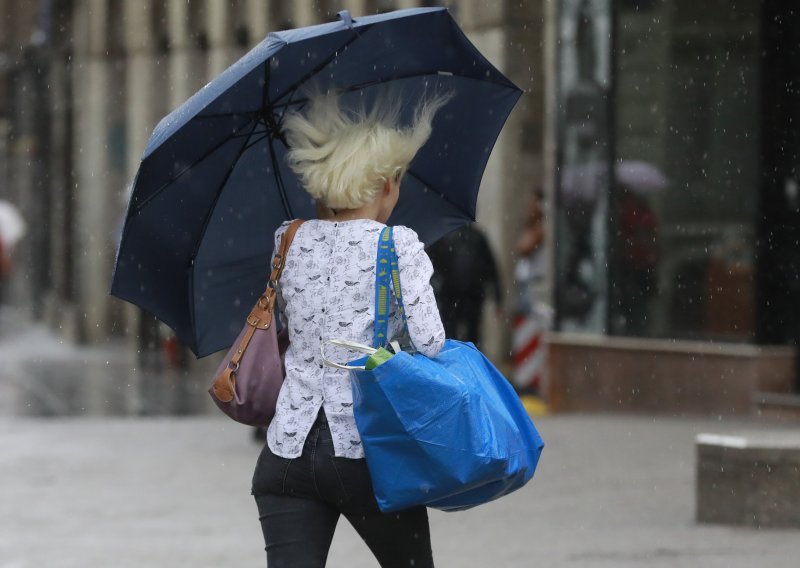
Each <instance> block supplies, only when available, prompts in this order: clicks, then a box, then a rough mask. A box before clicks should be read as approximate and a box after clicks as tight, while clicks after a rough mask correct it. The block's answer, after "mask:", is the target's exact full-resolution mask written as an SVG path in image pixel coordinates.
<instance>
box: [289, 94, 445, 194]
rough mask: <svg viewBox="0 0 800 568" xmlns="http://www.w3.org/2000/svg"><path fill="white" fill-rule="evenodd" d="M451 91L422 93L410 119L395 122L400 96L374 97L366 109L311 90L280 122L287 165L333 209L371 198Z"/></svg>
mask: <svg viewBox="0 0 800 568" xmlns="http://www.w3.org/2000/svg"><path fill="white" fill-rule="evenodd" d="M449 99H450V95H447V94H440V95H436V96H432V97H423V99H422V100H421V101H420V102H419V104H418V105H417V107H416V109H415V112H414V118H413V121H412V123H411V124H410V125H408V126H402V125H400V111H401V108H402V104H401V101H400V100H399V99H397V98H395V99H391V98H389V97H387V96H382V97H378V98H377V100H376V102H375V103H374V104H373V105H372V108H371V109H369V111H367V109H366V108H364V107H363V106H362V107H361V108H359V109H355V110H354V109H345V108H343V107H342V105H341V102H340V96H339V94H338V93H329V94H312V95H311V96H310V97H309V102H308V103H307V104H306V105H305V106H304V107H303V108H302V109H300V110H299V111H288V112H287V114H286V116H285V117H284V120H283V128H284V132H285V134H286V138H287V141H288V142H289V152H288V154H287V158H288V162H289V167H291V169H292V171H294V172H295V173H296V174H297V175H298V176H299V177H300V179H301V180H302V182H303V185H304V186H305V189H306V191H308V193H309V194H310V195H311V196H312V197H313V198H314V199H318V200H321V201H322V203H323V204H324V205H326V206H328V207H330V208H332V209H355V208H358V207H362V206H364V205H367V204H369V203H371V202H372V201H373V200H374V199H375V198H376V196H377V194H378V191H379V190H380V189H381V187H382V186H383V183H384V182H385V181H386V180H389V179H391V178H393V177H395V176H398V174H401V173H402V172H404V171H405V169H406V168H407V167H408V165H409V164H410V163H411V160H412V159H413V158H414V156H415V155H416V153H417V151H418V150H419V149H420V148H421V147H422V145H423V144H425V142H426V141H427V140H428V138H429V137H430V135H431V121H432V120H433V117H434V115H435V114H436V111H438V110H439V109H440V108H441V107H442V106H443V105H444V104H445V103H446V102H447V101H448V100H449Z"/></svg>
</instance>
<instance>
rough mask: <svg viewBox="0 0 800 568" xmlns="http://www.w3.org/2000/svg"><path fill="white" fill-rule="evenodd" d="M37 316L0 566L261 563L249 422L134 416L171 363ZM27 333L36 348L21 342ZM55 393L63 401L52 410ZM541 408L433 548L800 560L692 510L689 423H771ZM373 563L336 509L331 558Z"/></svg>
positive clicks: (0, 427) (507, 555)
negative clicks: (58, 340) (523, 457)
mask: <svg viewBox="0 0 800 568" xmlns="http://www.w3.org/2000/svg"><path fill="white" fill-rule="evenodd" d="M36 333H41V332H37V331H36V330H35V329H34V330H28V331H26V332H25V333H24V334H21V335H19V334H17V335H15V336H14V337H9V336H8V335H6V337H5V338H4V339H3V341H1V342H0V358H2V360H3V366H2V368H3V371H2V373H3V376H0V395H2V396H0V400H2V401H3V402H2V406H0V455H2V456H3V458H2V460H0V486H2V489H0V511H2V513H1V514H0V568H71V567H81V568H86V567H89V568H95V567H96V568H105V567H114V568H127V567H136V568H140V567H147V568H158V567H162V566H163V567H170V568H173V567H176V566H191V567H193V568H204V567H209V568H210V567H219V566H236V567H238V568H248V567H257V566H264V565H265V562H264V560H263V544H262V541H261V535H260V529H259V526H258V523H257V519H256V512H255V507H254V505H253V503H252V502H251V497H250V495H249V482H250V476H251V473H252V469H253V466H254V462H255V459H256V455H257V453H258V451H259V448H258V446H257V444H256V443H254V442H253V441H252V440H251V439H250V436H249V432H248V431H247V429H246V428H244V427H241V426H239V425H237V424H235V423H233V422H230V421H228V420H227V419H225V418H224V417H221V416H219V415H216V414H201V415H193V416H185V417H167V416H164V417H157V416H156V417H153V416H151V417H141V416H139V417H137V416H135V415H136V414H137V413H138V414H140V413H141V412H139V410H141V408H142V405H141V403H135V402H130V401H131V400H133V401H135V400H139V399H140V398H141V397H140V394H137V393H138V390H137V389H135V388H134V387H135V386H136V385H137V384H138V385H139V386H141V385H144V384H148V383H152V384H156V385H158V384H159V382H161V383H162V384H163V383H165V382H166V381H172V380H174V378H169V377H157V378H150V379H148V380H144V379H142V378H141V377H139V379H138V380H139V383H135V382H130V381H132V380H134V379H135V378H136V377H137V376H139V374H137V373H136V372H132V371H131V370H130V369H127V370H126V369H125V365H126V364H129V363H125V360H124V358H123V359H118V360H116V361H112V360H111V359H104V356H109V353H110V352H108V351H106V352H104V351H103V350H95V351H91V352H86V351H80V352H73V351H71V350H70V348H68V347H64V346H62V347H61V349H62V351H58V348H57V346H56V345H51V344H48V343H47V342H48V341H51V340H52V338H51V337H49V336H47V335H38V336H37V335H36ZM31 334H33V335H31ZM34 337H38V341H39V343H38V345H45V346H46V347H47V350H46V352H47V353H49V357H50V358H49V359H47V360H46V361H45V360H44V359H46V358H43V356H42V355H40V354H36V350H35V349H34V350H31V349H26V348H24V345H30V344H31V342H32V340H33V338H34ZM57 355H58V357H57ZM59 361H61V362H59ZM81 366H83V368H85V369H86V372H85V373H81V372H80V368H81ZM43 368H47V369H48V371H47V372H46V373H43V372H42V369H43ZM31 369H34V370H35V371H30V370H31ZM104 369H105V371H103V370H104ZM131 377H134V379H132V378H131ZM167 386H169V385H167ZM166 390H167V392H172V391H174V390H175V389H171V390H170V389H166ZM183 390H184V391H185V392H188V393H189V398H192V397H197V400H199V399H200V395H203V396H205V393H202V392H200V389H199V387H194V386H191V385H190V386H189V387H188V388H186V389H183ZM64 393H69V396H67V397H66V398H65V395H64ZM115 393H116V394H115ZM192 393H194V394H192ZM60 399H63V400H62V407H61V408H60V410H61V411H63V412H62V414H63V413H66V414H68V416H63V415H60V413H59V412H56V411H54V410H53V408H55V409H56V410H58V406H57V405H58V404H59V402H58V400H60ZM87 400H88V402H87ZM34 401H35V402H34ZM48 401H49V402H48ZM126 401H129V402H126ZM197 404H198V405H199V404H200V403H199V402H198V403H197ZM48 405H49V406H48ZM54 405H55V406H54ZM197 408H200V406H197ZM37 409H38V410H37ZM42 409H45V411H43V410H42ZM82 409H83V410H82ZM103 409H106V410H107V412H103ZM126 410H127V411H126ZM112 411H113V412H112ZM115 413H116V414H127V416H114V414H115ZM102 414H106V415H102ZM536 422H537V425H538V426H539V428H540V430H541V433H542V435H543V437H544V438H545V441H546V443H547V447H546V448H545V452H544V454H543V458H542V462H541V465H540V469H539V471H538V472H537V475H536V477H535V478H534V480H533V481H532V482H531V483H530V484H529V485H528V486H527V487H526V488H524V489H523V490H521V491H519V492H517V493H515V494H513V495H511V496H508V497H506V498H504V499H502V500H500V501H498V502H495V503H492V504H489V505H486V506H483V507H479V508H477V509H475V510H472V511H467V512H462V513H449V514H445V513H439V512H433V513H432V531H433V538H434V550H435V556H436V559H437V566H439V567H444V568H463V567H465V566H470V567H471V566H476V567H485V566H491V567H493V568H501V567H528V566H540V567H547V568H557V567H561V566H564V567H581V566H599V567H617V566H645V565H647V566H650V565H652V566H675V567H694V566H697V567H703V568H714V567H733V568H736V567H742V568H745V567H747V568H752V567H753V566H757V567H770V568H771V567H776V568H777V567H790V566H791V567H794V566H797V562H798V558H800V531H787V530H756V529H734V528H728V527H714V526H699V525H697V524H696V523H695V522H694V520H693V519H694V459H695V455H694V445H693V441H694V437H695V435H696V434H697V433H700V432H715V433H733V432H740V431H743V430H753V429H759V428H764V427H765V426H769V425H765V424H762V423H758V422H743V421H730V420H728V419H718V420H713V419H687V418H657V419H654V418H652V417H612V416H577V415H570V416H553V417H546V418H537V420H536ZM769 427H775V426H774V425H772V426H769ZM375 565H376V564H375V562H374V560H373V559H372V558H371V556H370V554H369V552H368V551H367V549H366V548H365V547H364V546H363V545H362V544H361V542H360V541H359V539H358V537H357V536H356V535H355V533H354V532H353V531H352V530H351V529H350V527H349V526H348V525H347V523H346V522H344V521H343V522H342V524H341V525H340V529H339V531H338V532H337V535H336V538H335V540H334V544H333V548H332V551H331V558H330V563H329V566H332V567H336V566H343V567H344V566H346V567H350V568H362V567H368V566H370V567H372V566H375Z"/></svg>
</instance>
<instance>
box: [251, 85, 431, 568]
mask: <svg viewBox="0 0 800 568" xmlns="http://www.w3.org/2000/svg"><path fill="white" fill-rule="evenodd" d="M445 102H446V98H445V97H436V98H429V99H426V100H424V101H422V102H421V103H420V104H419V105H418V106H417V109H416V111H415V114H414V119H413V121H412V122H411V124H410V125H407V126H403V125H401V124H400V118H399V117H400V104H399V102H398V103H392V102H390V101H389V100H388V99H378V101H377V102H375V103H374V104H373V105H372V107H371V108H369V109H366V108H364V109H361V110H345V109H343V108H342V106H343V105H342V104H341V101H340V99H339V97H338V96H337V95H317V96H312V97H311V99H310V101H309V102H308V103H307V104H306V106H305V107H304V109H302V111H300V112H295V113H292V114H289V115H287V116H286V117H285V120H284V131H285V133H286V137H287V140H288V141H289V145H290V147H291V151H290V153H289V162H290V165H291V167H292V169H293V170H294V172H295V173H296V174H297V175H298V177H299V178H300V179H301V180H302V182H303V184H304V186H305V189H306V190H307V192H308V193H309V194H310V195H311V197H312V198H314V199H315V200H317V203H318V204H319V206H320V208H324V209H325V210H326V211H328V212H329V216H328V217H327V218H326V219H316V220H310V221H306V222H305V223H304V224H303V225H302V226H301V227H300V229H299V230H298V232H297V234H296V235H295V237H294V241H293V244H292V246H291V248H290V250H289V252H288V255H287V259H286V265H285V269H284V272H283V275H282V277H281V281H280V295H279V305H280V306H281V308H282V310H281V311H282V314H283V318H284V319H283V323H284V325H286V326H288V329H289V337H290V347H289V349H288V351H287V352H286V360H285V361H286V379H285V382H284V384H283V387H282V389H281V393H280V397H279V399H278V404H277V409H276V414H275V418H274V419H273V421H272V423H271V424H270V426H269V429H268V431H267V444H266V445H265V447H264V449H263V451H262V453H261V455H260V457H259V459H258V463H257V464H256V469H255V473H254V477H253V495H254V496H255V500H256V504H257V506H258V511H259V518H260V521H261V526H262V529H263V532H264V540H265V543H266V551H267V561H268V565H269V566H270V568H281V567H291V568H313V567H322V566H325V562H326V558H327V555H328V550H329V548H330V544H331V541H332V538H333V533H334V530H335V528H336V524H337V521H338V519H339V517H340V515H344V516H345V517H346V518H347V520H348V521H349V522H350V523H351V524H352V525H353V527H354V528H355V530H356V531H357V532H358V533H359V535H360V536H361V537H362V538H363V539H364V541H365V543H366V544H367V546H368V547H369V548H370V550H371V551H372V552H373V554H374V555H375V557H376V558H377V559H378V562H379V563H380V565H381V566H382V567H384V568H386V567H392V566H402V567H404V568H405V567H408V566H414V567H416V568H420V567H430V566H433V557H432V551H431V543H430V531H429V526H428V517H427V510H426V509H425V507H415V508H412V509H409V510H406V511H402V512H399V513H391V514H383V513H381V512H380V510H379V509H378V505H377V503H376V501H375V497H374V494H373V491H372V485H371V482H370V477H369V472H368V470H367V466H366V462H365V459H364V451H363V448H362V445H361V440H360V437H359V434H358V430H357V429H356V424H355V419H354V417H353V399H352V392H351V385H350V377H349V375H348V372H347V371H344V370H341V369H336V368H333V367H327V366H325V365H323V362H322V358H321V351H320V347H321V345H322V343H323V342H324V341H325V340H328V339H349V340H352V341H356V342H359V343H364V344H372V341H373V323H374V318H375V258H376V251H377V247H378V236H379V235H380V233H381V230H382V229H383V228H384V226H385V223H386V221H387V219H388V218H389V216H390V214H391V213H392V210H393V209H394V207H395V205H396V203H397V200H398V197H399V192H400V182H401V180H402V177H403V174H404V172H405V170H406V168H407V167H408V165H409V164H410V162H411V160H412V159H413V158H414V155H415V154H416V153H417V151H418V150H419V148H420V147H421V146H422V145H423V144H424V143H425V141H426V140H427V139H428V137H429V136H430V132H431V121H432V119H433V116H434V114H435V113H436V111H437V110H438V109H439V108H440V107H441V106H442V105H443V104H444V103H445ZM287 226H288V223H285V224H284V225H283V226H282V227H281V228H279V229H278V231H277V232H276V234H275V242H276V249H277V244H278V243H279V241H280V237H281V235H282V234H283V231H285V230H286V228H287ZM394 241H395V248H396V251H397V256H398V261H399V269H400V281H401V288H402V290H403V296H404V298H405V301H406V308H405V310H406V316H407V322H408V323H407V333H408V336H407V338H406V341H410V343H411V344H412V346H413V347H414V348H415V349H416V350H418V351H420V352H421V353H423V354H424V355H426V356H428V357H433V356H435V355H436V354H437V353H438V352H439V350H440V349H441V347H442V345H443V343H444V338H445V334H444V329H443V327H442V322H441V319H440V316H439V312H438V310H437V307H436V300H435V298H434V295H433V290H432V288H431V286H430V278H431V275H432V273H433V269H432V266H431V262H430V260H429V258H428V256H427V254H426V253H425V251H424V248H423V244H422V243H421V242H420V241H419V239H418V237H417V235H416V233H414V231H412V230H411V229H408V228H406V227H402V226H398V227H395V228H394ZM394 306H395V308H394V310H393V311H392V312H391V313H390V322H389V332H390V334H389V335H390V338H399V337H401V336H403V335H404V334H405V332H406V326H404V323H403V318H402V317H401V314H400V313H398V311H397V309H396V304H394ZM328 351H329V353H328V356H329V357H330V358H331V359H334V360H348V359H350V358H352V353H348V352H346V351H339V352H338V353H337V349H336V348H331V349H329V350H328Z"/></svg>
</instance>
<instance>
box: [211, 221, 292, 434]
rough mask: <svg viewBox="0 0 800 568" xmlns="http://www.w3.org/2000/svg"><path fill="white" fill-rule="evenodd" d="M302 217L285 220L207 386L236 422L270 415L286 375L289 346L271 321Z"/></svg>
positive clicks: (257, 421)
mask: <svg viewBox="0 0 800 568" xmlns="http://www.w3.org/2000/svg"><path fill="white" fill-rule="evenodd" d="M302 224H303V221H302V220H300V219H298V220H295V221H293V222H292V224H291V225H289V228H288V229H287V230H286V232H285V233H284V234H283V236H282V237H281V243H280V246H279V248H278V252H277V253H276V254H275V258H274V259H273V260H272V273H271V274H270V276H269V282H268V283H267V289H266V290H264V293H263V294H262V295H261V297H260V298H259V299H258V301H257V302H256V305H255V306H253V309H252V310H251V311H250V315H249V316H247V322H246V323H245V326H244V328H243V329H242V331H241V333H240V334H239V337H237V338H236V341H235V342H234V344H233V346H232V347H231V349H230V351H228V354H227V355H226V356H225V359H223V361H222V363H221V364H220V366H219V368H218V369H217V372H216V379H214V383H213V384H212V385H211V387H210V388H209V389H208V392H209V393H210V394H211V398H213V399H214V402H215V403H217V406H218V407H219V408H220V409H221V410H222V412H224V413H225V414H227V415H228V416H230V417H231V418H233V419H234V420H236V421H237V422H241V423H242V424H247V425H249V426H267V425H268V424H269V423H270V421H271V420H272V417H273V416H275V404H276V403H277V401H278V394H279V393H280V391H281V386H282V385H283V379H284V377H285V376H286V370H285V368H284V366H283V354H284V353H285V352H286V348H287V347H288V346H289V338H288V335H287V334H286V332H285V330H284V331H283V332H281V333H280V334H278V333H277V332H276V330H275V328H276V327H277V326H276V325H273V319H274V318H273V316H274V313H275V302H276V301H277V290H276V287H277V285H278V281H279V280H280V277H281V273H282V272H283V267H284V265H285V264H286V254H287V253H288V252H289V247H290V246H291V245H292V239H293V238H294V235H295V233H296V232H297V229H299V228H300V225H302Z"/></svg>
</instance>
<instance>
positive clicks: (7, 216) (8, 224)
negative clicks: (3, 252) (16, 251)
mask: <svg viewBox="0 0 800 568" xmlns="http://www.w3.org/2000/svg"><path fill="white" fill-rule="evenodd" d="M27 230H28V226H27V225H26V224H25V219H23V218H22V214H21V213H20V212H19V209H17V207H16V206H15V205H13V204H11V203H9V202H8V201H6V200H4V199H0V240H2V241H3V245H4V246H6V247H8V248H14V245H16V244H17V242H18V241H19V240H20V239H21V238H22V237H24V236H25V232H26V231H27Z"/></svg>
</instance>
